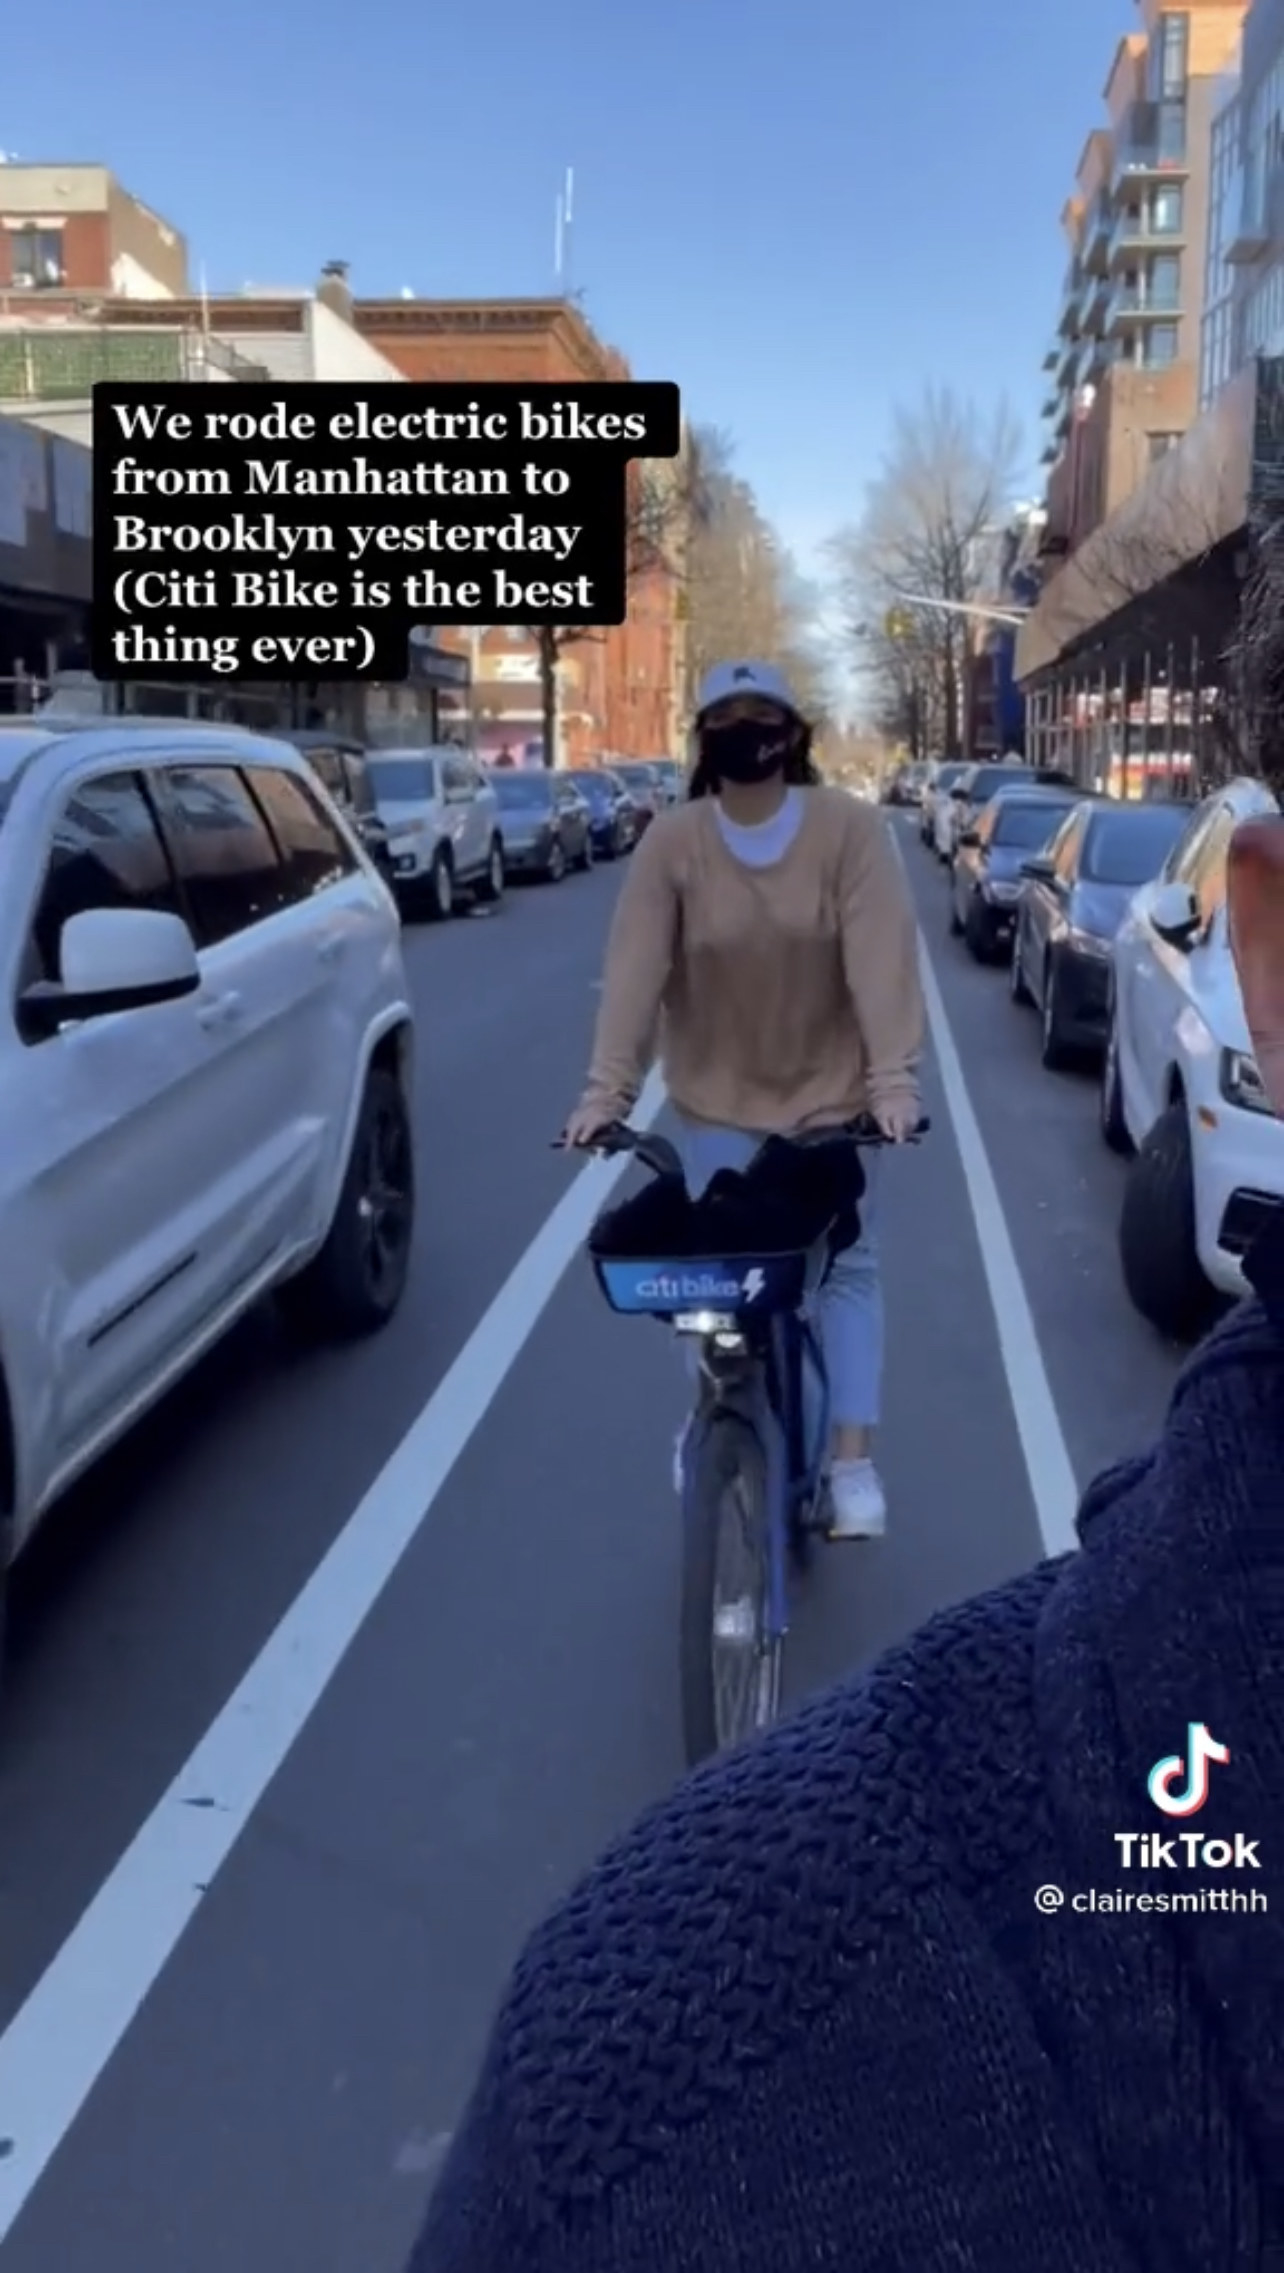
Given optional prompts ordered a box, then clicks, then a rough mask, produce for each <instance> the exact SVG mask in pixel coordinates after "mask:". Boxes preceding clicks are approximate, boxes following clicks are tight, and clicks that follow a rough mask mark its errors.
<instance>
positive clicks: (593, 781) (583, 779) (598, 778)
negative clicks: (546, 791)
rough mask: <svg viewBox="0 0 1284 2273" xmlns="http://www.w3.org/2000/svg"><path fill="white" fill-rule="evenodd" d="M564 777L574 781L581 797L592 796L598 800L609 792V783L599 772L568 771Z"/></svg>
mask: <svg viewBox="0 0 1284 2273" xmlns="http://www.w3.org/2000/svg"><path fill="white" fill-rule="evenodd" d="M566 778H567V780H568V781H569V782H573V783H574V785H575V787H576V789H578V791H579V793H580V795H581V797H593V798H596V799H597V800H598V801H599V802H600V801H601V799H602V798H603V797H607V796H609V794H610V789H611V784H610V782H609V781H607V780H606V779H605V777H604V776H603V775H602V774H600V773H568V775H567V776H566Z"/></svg>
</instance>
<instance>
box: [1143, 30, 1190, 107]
mask: <svg viewBox="0 0 1284 2273" xmlns="http://www.w3.org/2000/svg"><path fill="white" fill-rule="evenodd" d="M1155 45H1157V46H1158V48H1159V85H1158V88H1157V90H1156V92H1157V93H1158V95H1159V97H1160V99H1161V101H1165V102H1171V101H1172V100H1174V98H1177V97H1180V96H1182V95H1184V94H1185V92H1186V71H1187V63H1188V58H1189V55H1190V17H1189V16H1186V15H1181V16H1176V15H1174V16H1161V17H1160V19H1159V38H1158V41H1157V42H1152V52H1153V47H1154V46H1155Z"/></svg>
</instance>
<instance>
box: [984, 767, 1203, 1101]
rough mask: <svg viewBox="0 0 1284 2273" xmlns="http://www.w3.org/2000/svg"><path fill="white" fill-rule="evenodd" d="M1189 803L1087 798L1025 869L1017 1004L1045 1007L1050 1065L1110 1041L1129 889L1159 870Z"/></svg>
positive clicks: (1016, 949)
mask: <svg viewBox="0 0 1284 2273" xmlns="http://www.w3.org/2000/svg"><path fill="white" fill-rule="evenodd" d="M1190 810H1191V809H1190V807H1189V805H1182V804H1178V803H1176V802H1174V801H1169V800H1168V799H1161V798H1156V799H1154V800H1153V801H1152V802H1147V803H1146V804H1142V805H1119V804H1114V803H1105V802H1103V801H1101V800H1100V799H1095V798H1092V799H1087V800H1085V801H1084V802H1083V803H1082V804H1080V805H1076V806H1075V808H1074V811H1073V812H1072V813H1071V814H1070V816H1069V818H1068V819H1067V820H1066V821H1065V822H1064V823H1063V825H1062V827H1061V828H1060V829H1059V830H1058V832H1057V835H1056V838H1055V840H1054V842H1053V843H1052V844H1050V845H1048V846H1047V847H1046V848H1045V850H1044V851H1043V852H1042V853H1041V854H1040V855H1039V856H1038V857H1037V858H1036V859H1033V860H1028V861H1027V862H1026V864H1025V868H1024V871H1023V876H1024V881H1023V883H1022V887H1021V897H1020V902H1019V905H1018V910H1017V922H1016V930H1015V937H1014V939H1013V943H1012V977H1011V992H1012V1000H1013V1001H1014V1002H1033V1003H1035V1004H1036V1005H1037V1007H1038V1010H1039V1012H1040V1018H1041V1024H1042V1034H1043V1047H1042V1057H1043V1062H1044V1064H1045V1065H1046V1066H1054V1067H1055V1066H1062V1065H1068V1064H1069V1063H1070V1062H1071V1061H1072V1060H1073V1059H1075V1058H1078V1057H1080V1056H1082V1055H1084V1054H1085V1053H1087V1052H1092V1053H1094V1054H1095V1053H1096V1052H1098V1051H1100V1050H1101V1048H1102V1047H1103V1046H1104V1043H1105V1038H1106V1026H1107V1021H1108V1015H1109V1006H1110V950H1111V946H1112V944H1113V942H1114V936H1115V933H1116V931H1117V930H1118V929H1119V926H1120V924H1121V923H1122V921H1123V918H1124V916H1125V914H1126V912H1127V909H1128V904H1129V902H1130V901H1131V899H1132V897H1133V894H1134V893H1135V892H1137V891H1139V890H1140V888H1141V886H1142V885H1143V884H1148V883H1150V881H1151V879H1152V878H1153V877H1155V876H1157V875H1158V874H1159V871H1160V869H1161V868H1162V867H1163V865H1164V862H1165V861H1166V860H1167V858H1168V855H1169V853H1170V852H1171V850H1172V848H1173V846H1174V845H1175V843H1176V842H1177V839H1178V837H1179V836H1180V835H1181V833H1182V830H1183V829H1184V828H1185V827H1186V826H1187V823H1188V822H1189V820H1190Z"/></svg>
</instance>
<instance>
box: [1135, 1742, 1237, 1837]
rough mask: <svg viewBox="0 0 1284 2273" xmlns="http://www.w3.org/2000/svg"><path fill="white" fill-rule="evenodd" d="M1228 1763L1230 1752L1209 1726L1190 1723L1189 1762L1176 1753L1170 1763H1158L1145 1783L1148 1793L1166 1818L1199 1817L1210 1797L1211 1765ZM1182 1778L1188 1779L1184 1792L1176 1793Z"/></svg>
mask: <svg viewBox="0 0 1284 2273" xmlns="http://www.w3.org/2000/svg"><path fill="white" fill-rule="evenodd" d="M1229 1759H1230V1752H1229V1750H1228V1749H1227V1747H1226V1745H1224V1744H1219V1743H1218V1742H1217V1739H1216V1738H1215V1737H1214V1736H1212V1735H1210V1733H1209V1729H1208V1724H1207V1722H1206V1721H1191V1723H1190V1724H1189V1726H1188V1728H1187V1730H1186V1758H1185V1759H1183V1758H1182V1756H1181V1754H1180V1752H1174V1753H1172V1754H1171V1755H1170V1757H1169V1758H1168V1759H1167V1760H1156V1762H1155V1765H1154V1767H1153V1768H1152V1769H1151V1771H1150V1775H1149V1777H1148V1778H1147V1780H1146V1789H1147V1791H1148V1792H1149V1793H1150V1796H1151V1798H1152V1800H1153V1801H1154V1803H1155V1806H1156V1807H1158V1808H1162V1810H1163V1812H1164V1814H1165V1815H1197V1814H1198V1813H1199V1810H1200V1808H1201V1807H1202V1806H1203V1804H1204V1802H1205V1800H1206V1799H1207V1797H1208V1771H1209V1768H1210V1766H1211V1764H1212V1762H1213V1761H1214V1760H1216V1761H1218V1762H1219V1763H1220V1764H1221V1765H1222V1766H1223V1767H1224V1766H1225V1765H1226V1762H1227V1761H1228V1760H1229ZM1182 1776H1184V1777H1185V1779H1186V1784H1185V1789H1184V1790H1181V1791H1178V1790H1174V1788H1173V1787H1174V1786H1175V1785H1176V1784H1177V1782H1178V1780H1179V1778H1180V1777H1182Z"/></svg>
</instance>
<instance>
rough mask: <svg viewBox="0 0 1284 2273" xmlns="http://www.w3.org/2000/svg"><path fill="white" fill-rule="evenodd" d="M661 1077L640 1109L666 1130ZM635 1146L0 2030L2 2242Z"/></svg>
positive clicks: (540, 1247) (419, 1436)
mask: <svg viewBox="0 0 1284 2273" xmlns="http://www.w3.org/2000/svg"><path fill="white" fill-rule="evenodd" d="M664 1103H665V1092H664V1085H663V1082H662V1081H661V1080H660V1078H659V1075H658V1073H657V1074H653V1075H652V1077H651V1079H650V1080H649V1081H648V1082H647V1084H646V1087H645V1088H644V1090H643V1092H642V1095H641V1098H640V1099H639V1101H638V1108H637V1111H636V1113H635V1114H634V1115H633V1119H634V1123H635V1125H636V1126H638V1127H640V1128H651V1127H653V1126H654V1124H655V1122H656V1121H657V1120H658V1119H659V1117H660V1114H661V1112H662V1111H663V1108H664ZM628 1167H629V1159H628V1156H627V1154H625V1155H622V1156H621V1157H619V1158H618V1159H615V1160H598V1159H595V1160H591V1161H589V1162H588V1163H587V1164H586V1165H585V1166H584V1167H583V1168H582V1169H581V1170H580V1172H579V1174H578V1175H577V1176H576V1177H575V1178H574V1180H573V1182H572V1183H571V1184H570V1185H569V1187H568V1189H567V1191H566V1192H565V1194H564V1195H563V1197H562V1198H561V1199H560V1200H559V1201H558V1204H557V1206H556V1207H555V1208H554V1209H553V1212H552V1214H551V1215H550V1216H549V1217H548V1218H547V1220H546V1222H545V1223H544V1224H543V1226H542V1227H541V1229H540V1230H539V1231H538V1232H537V1233H536V1235H535V1237H534V1239H533V1240H532V1241H531V1244H530V1246H529V1247H528V1248H527V1249H526V1252H525V1254H524V1255H523V1256H522V1258H521V1260H520V1262H519V1263H518V1264H517V1265H516V1267H515V1269H514V1270H513V1271H512V1273H511V1275H510V1277H509V1278H508V1279H507V1280H506V1282H505V1284H504V1285H503V1286H502V1287H501V1288H500V1291H499V1293H498V1294H497V1295H496V1297H495V1300H494V1301H493V1302H492V1304H491V1305H490V1308H489V1310H487V1312H486V1314H485V1316H484V1318H482V1319H481V1321H480V1323H479V1324H478V1326H477V1327H476V1328H475V1330H474V1332H473V1333H472V1334H471V1335H470V1337H469V1339H468V1341H467V1342H466V1343H465V1344H464V1346H463V1348H462V1349H461V1351H460V1352H459V1355H458V1357H457V1358H456V1359H455V1362H454V1364H453V1365H452V1366H451V1368H450V1370H449V1372H448V1373H447V1374H446V1375H445V1377H444V1379H443V1380H442V1381H441V1382H440V1383H439V1385H438V1387H437V1388H436V1389H435V1390H434V1392H433V1394H432V1396H431V1397H430V1398H429V1400H428V1402H427V1404H426V1405H425V1406H424V1408H423V1410H422V1412H421V1413H420V1414H419V1416H418V1418H417V1419H416V1420H414V1421H412V1423H411V1425H410V1427H409V1429H408V1430H407V1432H406V1434H405V1436H404V1437H403V1438H402V1440H401V1442H400V1444H399V1445H398V1446H397V1448H396V1450H395V1451H394V1452H393V1454H392V1455H391V1457H390V1459H389V1460H388V1461H387V1462H386V1464H385V1465H384V1467H383V1468H382V1469H381V1470H380V1472H379V1474H378V1475H377V1476H376V1478H375V1480H374V1482H373V1484H372V1485H371V1486H370V1489H369V1491H368V1492H367V1493H366V1495H365V1497H364V1499H362V1500H361V1502H360V1504H359V1505H358V1506H357V1507H356V1509H355V1510H354V1511H353V1513H352V1515H351V1516H350V1517H349V1518H348V1521H347V1523H346V1524H345V1525H344V1528H343V1530H342V1531H341V1532H340V1533H339V1535H338V1537H337V1539H336V1540H335V1541H334V1543H333V1545H332V1546H331V1547H330V1549H329V1551H328V1553H327V1554H326V1555H325V1556H324V1557H323V1559H322V1561H321V1562H320V1563H319V1564H318V1565H317V1568H316V1570H315V1571H314V1572H313V1574H312V1576H311V1578H310V1579H309V1580H308V1582H307V1584H306V1586H305V1587H304V1588H303V1589H302V1591H301V1592H300V1593H299V1594H298V1595H297V1596H296V1598H295V1600H294V1602H293V1603H292V1604H291V1606H290V1608H289V1609H288V1610H287V1611H286V1613H285V1615H284V1617H283V1618H282V1619H281V1621H280V1624H279V1625H278V1626H277V1627H276V1629H275V1631H274V1632H273V1633H272V1634H271V1635H270V1636H269V1638H268V1640H267V1641H266V1642H265V1643H264V1646H263V1648H262V1649H261V1650H260V1652H259V1655H258V1656H257V1658H256V1659H255V1661H254V1663H253V1665H252V1666H251V1667H250V1669H249V1671H248V1673H247V1674H246V1675H245V1677H244V1679H243V1680H242V1681H241V1683H240V1685H239V1687H238V1688H237V1689H236V1690H235V1691H234V1692H233V1694H232V1696H231V1697H229V1699H228V1701H227V1703H226V1704H225V1705H224V1706H223V1708H222V1710H221V1712H220V1713H219V1714H218V1715H217V1717H216V1719H215V1720H214V1721H212V1722H211V1724H210V1726H209V1728H208V1729H207V1730H206V1732H205V1735H204V1736H203V1737H202V1738H201V1741H200V1743H199V1744H198V1745H197V1747H196V1749H195V1751H194V1752H193V1753H192V1755H191V1757H190V1759H189V1760H188V1761H187V1762H186V1765H185V1766H184V1767H182V1768H181V1769H180V1770H179V1772H178V1774H177V1775H176V1776H175V1778H174V1780H173V1782H172V1784H171V1785H170V1787H169V1789H168V1791H167V1792H166V1793H165V1794H164V1796H163V1798H162V1799H161V1800H159V1801H158V1803H157V1805H156V1806H155V1807H154V1808H153V1810H152V1812H151V1814H150V1815H149V1816H148V1818H147V1820H146V1822H145V1823H144V1824H143V1825H142V1828H141V1829H140V1830H139V1832H138V1833H137V1835H136V1836H135V1838H134V1839H133V1840H132V1841H131V1843H130V1845H129V1846H128V1847H127V1848H126V1850H125V1852H124V1854H123V1855H122V1856H121V1858H120V1861H119V1862H118V1863H117V1864H116V1865H115V1868H114V1869H113V1870H112V1871H111V1873H110V1875H109V1876H108V1877H107V1878H106V1879H104V1881H103V1883H102V1885H101V1886H100V1888H99V1889H98V1892H97V1894H96V1895H95V1896H94V1899H93V1901H92V1902H91V1903H90V1905H89V1907H88V1909H87V1910H86V1911H85V1912H84V1915H83V1916H82V1917H81V1919H80V1920H79V1923H78V1924H77V1925H76V1926H75V1927H74V1928H73V1930H72V1932H71V1933H70V1934H69V1935H68V1937H67V1939H66V1941H65V1942H64V1943H63V1945H62V1947H61V1949H60V1950H59V1951H58V1954H57V1956H56V1957H55V1958H54V1959H53V1960H52V1961H51V1963H50V1965H49V1967H48V1969H47V1970H46V1972H45V1973H44V1974H43V1975H42V1976H41V1978H40V1980H39V1981H38V1982H37V1984H36V1986H35V1988H34V1989H33V1990H32V1992H31V1994H30V1996H29V1997H28V1998H27V2000H26V2002H25V2004H23V2005H22V2006H21V2007H20V2009H19V2011H18V2012H17V2013H16V2014H15V2015H14V2018H13V2019H12V2020H11V2021H10V2023H9V2026H8V2028H6V2029H5V2031H4V2034H3V2036H0V2142H3V2143H4V2145H5V2146H7V2147H8V2149H9V2151H8V2152H7V2153H4V2152H0V2243H3V2242H4V2241H6V2240H7V2239H8V2236H9V2234H10V2232H11V2231H12V2228H13V2225H14V2221H15V2220H16V2218H17V2217H18V2216H19V2213H20V2212H21V2210H22V2208H23V2205H24V2204H25V2203H26V2201H27V2199H28V2197H29V2196H30V2194H31V2192H32V2189H33V2188H34V2187H35V2185H36V2184H37V2182H38V2180H39V2179H40V2177H41V2175H42V2173H43V2172H44V2170H45V2169H46V2167H47V2166H48V2164H49V2161H50V2159H51V2157H52V2156H53V2155H54V2154H55V2153H56V2151H57V2149H58V2147H59V2146H60V2145H61V2143H62V2141H63V2139H64V2138H65V2137H66V2135H67V2132H68V2131H69V2130H70V2128H71V2125H72V2124H73V2122H74V2121H75V2119H76V2117H77V2115H78V2114H79V2113H80V2110H81V2108H82V2107H83V2106H84V2104H85V2101H86V2100H87V2099H88V2097H89V2094H90V2092H91V2091H92V2090H93V2088H94V2085H95V2084H96V2083H97V2081H98V2078H99V2077H100V2075H101V2074H102V2072H103V2069H104V2068H105V2067H106V2065H107V2062H108V2061H109V2060H110V2058H111V2056H112V2054H113V2052H114V2051H115V2050H116V2047H117V2045H118V2044H119V2043H120V2042H121V2039H122V2038H123V2036H124V2035H125V2033H126V2030H127V2029H128V2028H129V2026H130V2024H131V2022H132V2021H133V2020H134V2018H135V2016H136V2014H137V2012H138V2010H139V2007H140V2006H141V2004H142V2003H143V2000H144V1998H145V1997H146V1996H147V1994H148V1992H149V1991H150V1990H151V1989H152V1987H153V1986H154V1984H155V1982H156V1981H157V1979H158V1978H159V1976H160V1973H161V1972H162V1970H163V1968H164V1966H165V1965H166V1964H167V1963H168V1961H169V1959H170V1957H171V1956H172V1955H173V1953H174V1950H175V1949H176V1947H177V1946H178V1943H179V1941H180V1940H181V1939H182V1936H183V1934H184V1933H185V1931H186V1929H187V1927H188V1925H189V1924H190V1922H191V1920H192V1918H193V1917H194V1916H195V1914H196V1912H197V1910H198V1909H199V1908H200V1905H201V1901H202V1899H203V1897H204V1895H205V1893H206V1892H207V1891H208V1889H209V1888H210V1886H212V1884H213V1882H214V1880H215V1879H216V1878H217V1876H218V1873H219V1871H220V1870H221V1869H222V1867H223V1865H224V1863H225V1862H226V1861H227V1859H228V1856H229V1855H230V1854H231V1852H232V1849H233V1848H234V1847H235V1845H236V1842H237V1840H238V1839H239V1838H240V1836H241V1833H242V1832H243V1831H244V1829H245V1827H246V1825H247V1824H248V1822H249V1821H250V1818H251V1816H252V1815H253V1814H254V1811H255V1809H256V1808H257V1806H258V1804H259V1802H260V1800H261V1799H262V1797H263V1795H264V1793H265V1791H266V1790H267V1788H268V1785H269V1784H270V1783H271V1782H272V1780H273V1778H274V1777H275V1776H276V1774H277V1772H278V1770H279V1769H280V1768H281V1767H282V1765H283V1763H284V1761H285V1759H286V1757H287V1755H288V1754H289V1753H290V1751H291V1750H292V1749H293V1747H294V1745H295V1743H296V1742H297V1740H298V1738H299V1736H300V1735H301V1734H302V1731H303V1729H304V1728H305V1726H306V1725H307V1722H308V1721H309V1720H310V1718H311V1716H312V1714H313V1712H314V1711H315V1710H316V1707H317V1706H318V1704H319V1703H320V1701H321V1699H322V1697H323V1696H324V1694H325V1692H326V1690H327V1688H328V1687H329V1685H330V1682H331V1681H332V1680H333V1678H334V1675H335V1674H336V1672H337V1671H338V1669H339V1666H340V1665H341V1663H342V1662H343V1659H344V1658H345V1657H346V1656H347V1654H348V1651H349V1649H350V1648H351V1646H352V1644H353V1642H354V1641H355V1640H356V1637H357V1635H358V1634H359V1633H360V1631H361V1628H362V1627H363V1626H364V1625H365V1623H366V1620H367V1618H368V1617H369V1616H370V1613H371V1611H372V1610H373V1609H374V1607H375V1604H376V1603H377V1602H378V1600H379V1597H380V1596H381V1595H382V1593H383V1591H384V1589H385V1587H386V1586H387V1585H388V1583H389V1581H390V1579H392V1577H393V1576H394V1574H395V1572H396V1570H397V1568H398V1565H399V1564H400V1562H401V1560H402V1557H403V1556H404V1555H405V1554H406V1552H407V1550H408V1548H409V1547H410V1546H411V1545H412V1544H413V1542H414V1540H415V1538H416V1537H417V1535H418V1533H419V1532H420V1531H421V1530H422V1528H423V1525H424V1523H425V1521H426V1519H427V1517H428V1515H429V1514H430V1512H431V1510H432V1506H433V1503H434V1501H435V1500H436V1498H437V1496H438V1494H439V1493H440V1491H441V1490H442V1487H443V1485H444V1484H445V1483H446V1480H447V1478H448V1477H449V1476H450V1474H451V1472H452V1470H453V1469H454V1467H455V1465H456V1463H457V1461H458V1460H459V1458H460V1456H461V1454H462V1453H463V1452H464V1450H465V1448H466V1446H467V1445H468V1443H469V1441H470V1440H471V1438H472V1436H473V1434H474V1432H475V1430H476V1429H477V1428H478V1426H479V1424H480V1423H481V1421H482V1420H483V1419H484V1418H485V1415H486V1413H487V1411H488V1409H489V1407H490V1405H491V1403H492V1402H493V1400H494V1398H495V1396H496V1394H497V1393H498V1391H499V1390H500V1388H501V1387H502V1386H503V1383H504V1381H505V1380H506V1379H507V1376H508V1374H509V1372H510V1371H511V1369H512V1367H513V1365H514V1364H515V1362H516V1360H517V1359H518V1358H519V1357H520V1356H521V1353H522V1350H523V1349H524V1347H525V1345H526V1343H527V1341H528V1340H529V1339H530V1336H531V1334H532V1333H533V1331H534V1329H535V1327H536V1326H537V1325H538V1324H539V1321H540V1319H541V1317H542V1316H543V1313H544V1311H545V1309H546V1308H547V1306H548V1304H549V1302H550V1301H551V1300H552V1297H553V1295H554V1294H555V1293H556V1291H557V1288H558V1287H559V1286H560V1284H561V1281H562V1279H563V1277H564V1275H565V1273H566V1270H567V1267H568V1265H569V1264H570V1263H571V1261H572V1260H573V1258H574V1257H575V1256H576V1255H577V1254H578V1253H579V1251H580V1249H581V1248H582V1246H583V1244H584V1240H585V1238H586V1236H587V1233H588V1230H589V1227H590V1225H591V1223H592V1221H593V1218H594V1216H595V1215H596V1214H597V1211H598V1209H599V1208H600V1207H601V1205H602V1203H603V1201H604V1200H605V1199H606V1198H607V1196H608V1194H609V1193H610V1192H611V1191H612V1190H613V1189H614V1187H615V1185H616V1184H617V1183H619V1181H620V1180H621V1178H622V1177H623V1176H624V1175H625V1173H626V1172H627V1170H628Z"/></svg>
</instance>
